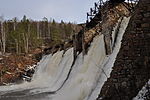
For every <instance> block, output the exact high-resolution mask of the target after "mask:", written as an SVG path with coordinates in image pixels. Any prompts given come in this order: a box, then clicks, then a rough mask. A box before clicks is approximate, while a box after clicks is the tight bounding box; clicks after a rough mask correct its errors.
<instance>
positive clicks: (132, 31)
mask: <svg viewBox="0 0 150 100" xmlns="http://www.w3.org/2000/svg"><path fill="white" fill-rule="evenodd" d="M149 22H150V1H149V0H140V2H139V4H138V5H137V6H136V8H135V12H134V13H133V15H132V17H131V19H130V22H129V25H128V27H127V30H126V32H125V34H124V36H123V40H122V45H121V49H120V51H119V54H118V55H117V58H116V61H115V64H114V67H113V71H112V73H111V75H110V78H109V79H108V80H107V81H106V82H105V84H104V86H103V88H102V89H101V92H100V95H99V98H98V99H97V100H131V99H132V98H133V97H135V96H136V95H137V93H138V91H139V90H141V88H142V87H143V86H144V85H145V83H146V82H147V81H148V79H150V23H149Z"/></svg>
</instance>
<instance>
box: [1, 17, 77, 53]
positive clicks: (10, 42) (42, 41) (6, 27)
mask: <svg viewBox="0 0 150 100" xmlns="http://www.w3.org/2000/svg"><path fill="white" fill-rule="evenodd" d="M0 19H1V20H0V52H1V53H3V54H4V53H6V52H10V53H16V54H22V53H28V52H29V51H30V50H33V49H35V48H37V47H41V46H52V45H54V44H58V43H63V42H65V41H66V40H68V39H70V37H71V35H72V34H73V33H75V32H77V31H79V26H78V25H76V24H75V23H70V22H69V23H65V22H63V21H61V22H60V23H58V22H56V21H55V20H54V19H51V20H48V19H47V18H46V17H44V18H43V19H42V20H41V21H33V20H31V19H27V17H26V16H23V18H22V19H21V20H18V19H17V18H16V17H15V18H13V19H12V20H4V19H3V18H2V17H1V18H0Z"/></svg>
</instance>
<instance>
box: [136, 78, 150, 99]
mask: <svg viewBox="0 0 150 100" xmlns="http://www.w3.org/2000/svg"><path fill="white" fill-rule="evenodd" d="M148 88H149V91H148ZM148 92H149V93H148ZM133 100H150V80H149V81H148V82H147V83H146V84H145V86H144V87H143V88H142V89H141V90H140V91H139V93H138V94H137V96H136V97H134V98H133Z"/></svg>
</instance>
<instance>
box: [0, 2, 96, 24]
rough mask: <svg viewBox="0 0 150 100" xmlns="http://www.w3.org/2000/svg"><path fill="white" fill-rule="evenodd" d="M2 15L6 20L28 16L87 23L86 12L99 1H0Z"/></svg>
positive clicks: (35, 18)
mask: <svg viewBox="0 0 150 100" xmlns="http://www.w3.org/2000/svg"><path fill="white" fill-rule="evenodd" d="M0 1H1V2H0V15H3V16H4V18H5V19H11V18H13V17H18V18H19V19H21V18H22V16H23V15H26V16H27V17H28V18H31V19H34V20H41V19H42V18H43V17H47V18H48V19H50V18H54V19H55V20H56V21H60V20H64V21H65V22H69V21H70V22H77V23H80V22H85V20H86V12H87V11H89V9H90V7H93V6H94V2H97V1H98V0H0Z"/></svg>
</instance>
